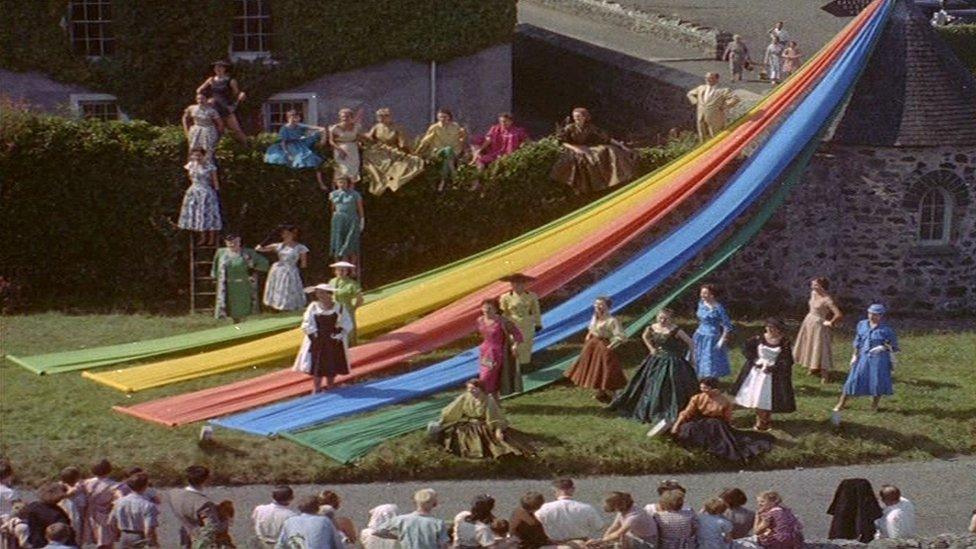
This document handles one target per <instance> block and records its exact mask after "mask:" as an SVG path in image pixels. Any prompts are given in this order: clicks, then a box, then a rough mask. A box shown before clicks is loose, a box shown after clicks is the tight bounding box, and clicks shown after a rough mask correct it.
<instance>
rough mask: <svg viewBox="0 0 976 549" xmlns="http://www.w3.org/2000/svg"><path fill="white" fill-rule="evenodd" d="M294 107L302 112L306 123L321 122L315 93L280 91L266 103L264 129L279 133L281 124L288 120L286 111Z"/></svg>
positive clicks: (314, 123) (315, 123)
mask: <svg viewBox="0 0 976 549" xmlns="http://www.w3.org/2000/svg"><path fill="white" fill-rule="evenodd" d="M292 109H295V110H296V111H298V112H300V113H301V114H302V122H304V123H305V124H311V125H313V126H317V125H318V124H319V105H318V99H317V97H316V95H315V94H314V93H278V94H275V95H272V96H271V97H269V98H268V100H267V101H265V103H264V108H263V111H264V130H265V131H268V132H272V133H278V130H279V129H280V128H281V126H282V125H284V124H286V123H287V122H288V118H287V116H286V113H287V112H288V111H290V110H292Z"/></svg>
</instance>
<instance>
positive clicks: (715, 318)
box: [693, 284, 732, 379]
mask: <svg viewBox="0 0 976 549" xmlns="http://www.w3.org/2000/svg"><path fill="white" fill-rule="evenodd" d="M699 295H700V297H701V300H700V301H699V302H698V311H697V312H696V316H697V317H698V329H696V330H695V336H694V347H693V349H694V361H695V364H697V369H698V379H704V378H706V377H714V378H720V377H725V376H727V375H729V374H730V373H732V369H731V367H730V366H729V352H728V349H727V344H728V341H729V334H730V333H731V332H732V320H731V319H730V318H729V314H728V313H726V312H725V307H723V306H722V304H721V303H719V302H718V288H716V287H715V286H714V285H712V284H705V285H704V286H702V287H701V293H700V294H699Z"/></svg>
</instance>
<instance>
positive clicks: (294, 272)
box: [264, 242, 308, 311]
mask: <svg viewBox="0 0 976 549" xmlns="http://www.w3.org/2000/svg"><path fill="white" fill-rule="evenodd" d="M270 247H272V248H274V251H275V252H276V253H277V254H278V261H275V262H274V264H272V265H271V270H270V271H268V281H267V282H266V283H265V284H264V304H265V305H267V306H268V307H271V308H272V309H277V310H279V311H300V310H302V309H303V308H305V290H304V286H303V284H302V275H301V272H300V271H299V269H298V262H299V261H300V260H301V257H302V254H303V253H308V248H307V247H305V245H304V244H297V243H296V244H295V245H294V246H285V245H284V244H283V243H281V242H277V243H275V244H272V245H271V246H270Z"/></svg>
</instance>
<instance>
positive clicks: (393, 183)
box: [363, 144, 424, 196]
mask: <svg viewBox="0 0 976 549" xmlns="http://www.w3.org/2000/svg"><path fill="white" fill-rule="evenodd" d="M363 169H364V170H366V173H367V174H369V179H370V181H369V192H370V193H372V194H374V195H377V196H379V195H381V194H383V193H384V192H386V190H387V189H389V190H391V191H394V192H396V191H397V190H399V189H400V187H402V186H404V185H406V184H407V183H408V182H410V180H411V179H413V178H415V177H417V176H418V175H420V174H421V173H423V171H424V159H423V158H420V157H419V156H416V155H412V154H409V153H405V152H403V151H401V150H399V149H396V148H393V147H390V146H388V145H383V144H374V145H370V146H369V147H367V148H366V150H365V151H363Z"/></svg>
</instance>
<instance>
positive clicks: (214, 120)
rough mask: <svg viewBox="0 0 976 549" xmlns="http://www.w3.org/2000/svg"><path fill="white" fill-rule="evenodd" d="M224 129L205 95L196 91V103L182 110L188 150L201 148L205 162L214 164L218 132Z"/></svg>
mask: <svg viewBox="0 0 976 549" xmlns="http://www.w3.org/2000/svg"><path fill="white" fill-rule="evenodd" d="M222 131H224V121H223V120H222V119H221V118H220V115H219V114H218V113H217V110H216V109H214V108H213V107H211V106H210V102H209V101H208V100H207V96H206V95H204V94H202V93H198V94H197V103H196V105H190V106H189V107H187V108H186V110H185V111H183V132H184V133H185V134H186V141H187V143H188V147H189V150H191V151H192V150H193V149H203V150H204V151H206V153H205V156H206V159H207V162H209V163H211V164H215V162H214V152H215V151H216V150H217V142H218V141H220V133H221V132H222Z"/></svg>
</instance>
